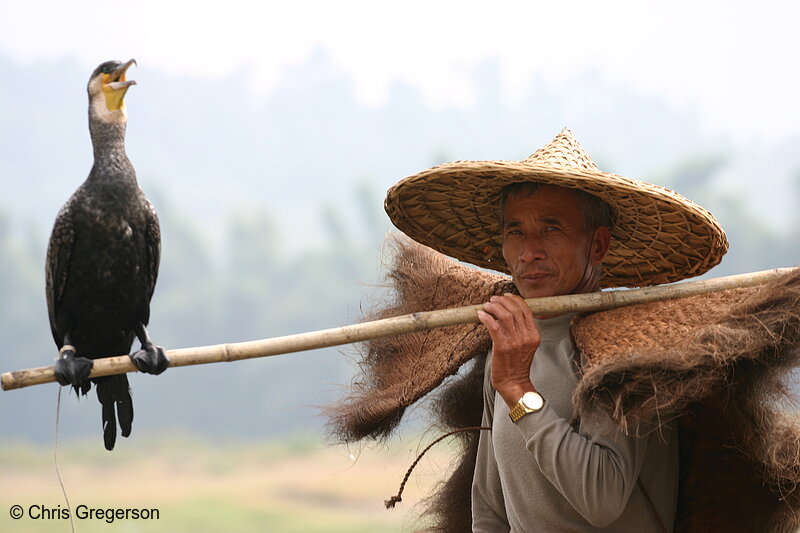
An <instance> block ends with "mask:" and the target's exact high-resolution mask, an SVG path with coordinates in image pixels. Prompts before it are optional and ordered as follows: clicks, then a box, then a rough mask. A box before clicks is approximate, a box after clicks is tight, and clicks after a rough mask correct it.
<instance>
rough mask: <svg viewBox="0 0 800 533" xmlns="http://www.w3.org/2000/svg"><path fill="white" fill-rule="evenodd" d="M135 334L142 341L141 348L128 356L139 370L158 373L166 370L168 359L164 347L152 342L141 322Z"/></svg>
mask: <svg viewBox="0 0 800 533" xmlns="http://www.w3.org/2000/svg"><path fill="white" fill-rule="evenodd" d="M136 335H137V336H138V337H139V340H140V341H141V342H142V349H141V350H139V351H138V352H136V353H134V354H133V355H131V356H130V357H131V361H133V364H134V365H136V368H138V369H139V372H144V373H145V374H155V375H158V374H160V373H162V372H163V371H164V370H166V369H167V366H169V359H167V354H166V353H165V352H164V348H163V347H161V346H156V345H155V344H153V341H152V340H150V335H148V333H147V329H145V327H144V326H143V325H141V324H140V325H139V327H138V328H137V331H136Z"/></svg>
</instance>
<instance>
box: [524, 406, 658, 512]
mask: <svg viewBox="0 0 800 533" xmlns="http://www.w3.org/2000/svg"><path fill="white" fill-rule="evenodd" d="M517 427H518V428H519V431H520V432H521V434H522V437H523V438H524V439H525V445H526V448H527V449H528V451H529V452H530V453H531V455H532V456H533V458H534V460H535V461H536V462H537V464H538V466H539V469H540V470H541V471H542V473H543V474H544V476H545V477H546V478H547V479H548V480H549V481H550V483H552V484H553V486H554V487H555V488H556V489H557V490H558V491H559V492H560V493H561V494H562V495H563V496H564V498H565V499H566V500H567V501H568V502H569V503H570V505H572V507H573V508H574V509H575V510H576V511H577V512H578V513H580V515H581V516H583V517H584V519H586V521H588V522H589V523H590V524H592V525H593V526H595V527H605V526H608V525H610V524H611V523H613V522H614V521H615V520H616V519H617V518H619V517H620V515H622V513H623V511H624V510H625V507H626V506H627V504H628V500H629V498H630V496H631V492H632V491H633V490H634V488H635V487H636V480H637V479H638V477H639V472H640V471H641V468H642V463H643V461H644V457H645V452H646V450H647V442H648V439H647V438H636V437H629V436H627V435H625V434H624V433H622V431H621V430H620V429H619V428H618V427H616V426H615V425H614V424H613V422H612V421H611V420H610V419H608V418H607V417H598V418H597V419H593V420H589V421H582V423H581V426H580V428H579V430H577V431H576V430H575V429H574V428H573V427H572V426H571V425H570V424H569V423H568V422H567V421H566V420H564V419H563V418H561V417H559V416H558V414H557V413H556V412H555V411H554V410H553V409H552V408H550V407H549V406H548V405H547V404H546V399H545V407H544V408H542V410H541V411H539V412H536V413H531V414H528V415H526V416H524V417H522V418H521V419H520V420H519V421H518V422H517Z"/></svg>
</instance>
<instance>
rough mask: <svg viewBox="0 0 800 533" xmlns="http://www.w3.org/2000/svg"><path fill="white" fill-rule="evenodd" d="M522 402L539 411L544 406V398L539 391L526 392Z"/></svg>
mask: <svg viewBox="0 0 800 533" xmlns="http://www.w3.org/2000/svg"><path fill="white" fill-rule="evenodd" d="M522 403H524V404H525V407H527V408H528V409H531V410H533V411H538V410H539V409H541V408H542V407H543V406H544V398H542V395H541V394H539V393H538V392H526V393H525V394H523V395H522Z"/></svg>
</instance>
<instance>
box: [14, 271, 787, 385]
mask: <svg viewBox="0 0 800 533" xmlns="http://www.w3.org/2000/svg"><path fill="white" fill-rule="evenodd" d="M791 270H793V269H791V268H778V269H772V270H763V271H760V272H751V273H747V274H738V275H735V276H727V277H722V278H713V279H707V280H700V281H690V282H681V283H673V284H670V285H659V286H655V287H645V288H642V289H630V290H616V291H605V292H593V293H588V294H574V295H567V296H552V297H547V298H531V299H528V300H525V302H526V303H527V304H528V307H530V308H531V311H533V313H534V315H537V316H548V315H559V314H564V313H569V312H579V313H586V312H591V311H602V310H606V309H612V308H615V307H623V306H626V305H632V304H639V303H647V302H655V301H659V300H671V299H676V298H684V297H687V296H695V295H698V294H705V293H709V292H714V291H721V290H725V289H733V288H737V287H752V286H755V285H760V284H763V283H766V282H768V281H770V280H772V279H775V278H776V277H778V276H780V275H782V274H786V273H787V272H789V271H791ZM482 308H483V304H479V305H469V306H464V307H454V308H450V309H440V310H436V311H426V312H419V313H411V314H408V315H402V316H397V317H392V318H385V319H381V320H374V321H372V322H363V323H360V324H351V325H349V326H343V327H339V328H331V329H323V330H318V331H311V332H308V333H300V334H295V335H287V336H284V337H272V338H269V339H262V340H255V341H248V342H236V343H230V344H216V345H212V346H199V347H194V348H179V349H176V350H168V351H167V357H168V358H169V366H170V367H179V366H189V365H203V364H207V363H218V362H223V361H238V360H240V359H252V358H256V357H268V356H272V355H280V354H286V353H293V352H301V351H306V350H313V349H317V348H327V347H330V346H340V345H343V344H351V343H355V342H362V341H367V340H371V339H376V338H379V337H389V336H392V335H400V334H402V333H411V332H414V331H423V330H428V329H434V328H441V327H444V326H455V325H458V324H471V323H476V322H478V311H479V310H481V309H482ZM136 371H137V369H136V366H134V364H133V362H131V359H130V357H128V356H127V355H120V356H115V357H107V358H103V359H96V360H95V361H94V365H93V367H92V371H91V373H90V374H89V377H92V378H94V377H101V376H110V375H112V374H123V373H127V372H136ZM54 381H55V374H54V367H52V366H45V367H38V368H29V369H25V370H16V371H13V372H6V373H5V374H3V375H2V379H1V380H0V385H2V388H3V390H13V389H21V388H23V387H29V386H32V385H41V384H43V383H51V382H54Z"/></svg>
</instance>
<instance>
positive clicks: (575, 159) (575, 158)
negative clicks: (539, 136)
mask: <svg viewBox="0 0 800 533" xmlns="http://www.w3.org/2000/svg"><path fill="white" fill-rule="evenodd" d="M525 162H527V163H531V164H536V165H547V166H549V167H554V168H560V169H577V170H594V171H597V170H599V169H598V168H597V165H595V164H594V161H592V158H591V157H589V154H588V153H587V152H586V150H584V148H583V146H581V143H579V142H578V140H577V139H576V138H575V137H574V136H573V135H572V132H571V131H570V130H568V129H567V128H564V129H563V130H561V133H559V134H558V135H556V137H555V139H553V140H552V141H550V142H549V143H548V144H546V145H544V146H543V147H541V148H539V149H538V150H536V151H535V152H534V153H533V154H531V156H530V157H528V158H527V159H526V160H525Z"/></svg>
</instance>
